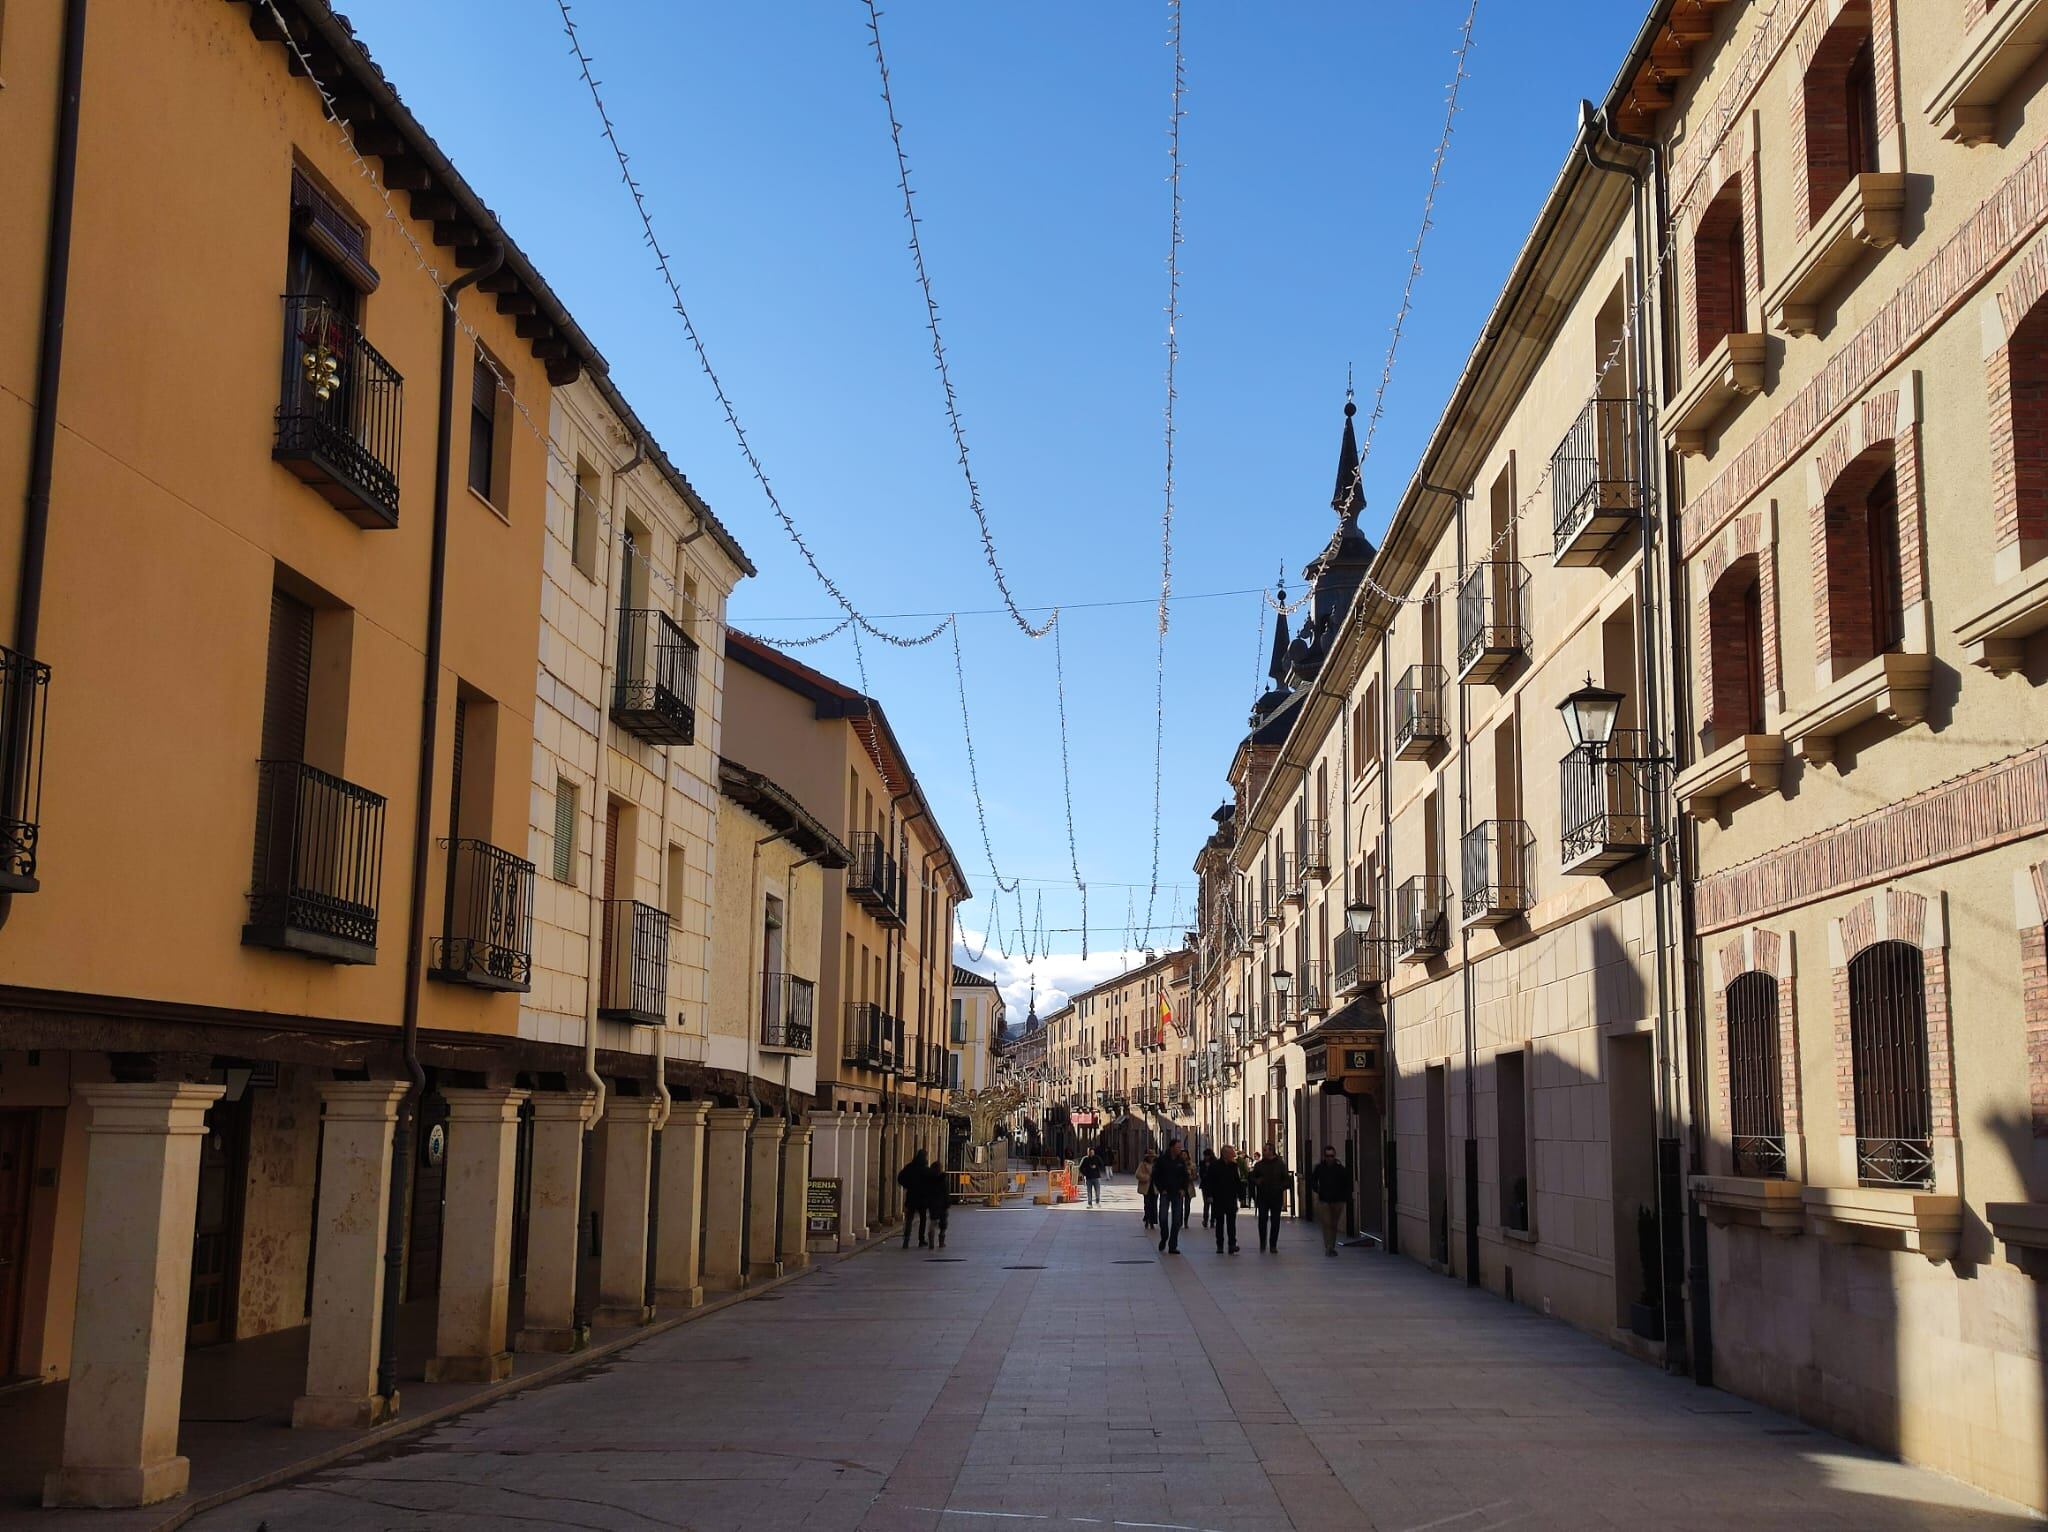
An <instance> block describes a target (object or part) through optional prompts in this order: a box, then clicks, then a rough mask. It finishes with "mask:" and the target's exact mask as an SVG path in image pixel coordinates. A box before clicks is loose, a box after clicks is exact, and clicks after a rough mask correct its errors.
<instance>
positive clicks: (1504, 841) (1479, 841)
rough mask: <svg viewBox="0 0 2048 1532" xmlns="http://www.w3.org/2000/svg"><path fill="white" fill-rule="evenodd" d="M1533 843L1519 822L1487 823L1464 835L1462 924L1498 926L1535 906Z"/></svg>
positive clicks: (1480, 824)
mask: <svg viewBox="0 0 2048 1532" xmlns="http://www.w3.org/2000/svg"><path fill="white" fill-rule="evenodd" d="M1533 849H1534V841H1533V838H1532V837H1531V836H1530V834H1529V827H1528V825H1526V824H1524V823H1523V822H1522V821H1521V820H1519V819H1487V820H1482V821H1481V822H1480V823H1478V824H1476V825H1474V826H1473V827H1472V828H1471V829H1469V830H1467V831H1466V832H1465V839H1464V843H1463V853H1464V855H1463V865H1462V868H1461V871H1462V874H1463V883H1464V889H1465V924H1466V925H1468V926H1497V925H1503V924H1505V923H1506V922H1508V921H1510V920H1513V919H1515V918H1517V917H1518V916H1520V915H1522V914H1524V913H1525V912H1527V910H1528V909H1529V907H1530V906H1531V905H1532V904H1534V903H1535V902H1536V897H1535V894H1534V893H1533V892H1532V891H1531V889H1530V877H1529V874H1530V872H1531V868H1530V863H1531V862H1533V861H1534V860H1535V857H1534V855H1533Z"/></svg>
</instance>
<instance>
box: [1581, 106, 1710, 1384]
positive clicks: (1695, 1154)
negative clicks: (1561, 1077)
mask: <svg viewBox="0 0 2048 1532" xmlns="http://www.w3.org/2000/svg"><path fill="white" fill-rule="evenodd" d="M1581 112H1582V115H1584V116H1585V117H1586V118H1587V120H1588V122H1589V124H1590V125H1592V126H1593V127H1595V128H1597V130H1598V132H1599V134H1600V135H1601V136H1602V137H1604V138H1606V139H1607V140H1608V141H1610V142H1612V143H1615V144H1619V145H1622V146H1623V147H1626V148H1629V149H1633V150H1636V151H1637V152H1638V153H1639V154H1641V155H1642V156H1643V163H1642V165H1641V167H1640V168H1636V169H1631V168H1630V167H1628V166H1627V165H1624V164H1619V163H1615V162H1610V161H1606V160H1602V159H1600V158H1599V157H1597V156H1596V155H1595V154H1594V153H1593V149H1592V145H1591V143H1590V141H1589V142H1588V143H1587V146H1586V160H1587V163H1588V164H1591V165H1594V166H1596V167H1597V168H1599V169H1601V170H1610V171H1619V172H1622V173H1624V174H1627V175H1628V176H1629V177H1630V178H1631V179H1632V180H1633V181H1634V182H1635V185H1636V197H1635V220H1634V221H1635V231H1636V261H1637V270H1638V271H1645V270H1648V269H1650V268H1651V267H1652V266H1653V265H1654V266H1655V267H1656V269H1657V270H1658V271H1659V272H1660V273H1661V272H1663V266H1662V262H1663V259H1664V241H1665V239H1666V238H1667V234H1666V230H1667V227H1668V223H1667V220H1668V216H1669V214H1668V209H1667V207H1666V201H1665V199H1666V196H1667V186H1666V181H1665V174H1664V159H1663V152H1662V150H1661V149H1660V147H1659V146H1658V144H1657V143H1656V141H1655V140H1654V139H1647V138H1636V137H1633V136H1631V135H1628V134H1624V133H1621V132H1618V131H1616V130H1615V128H1614V127H1613V126H1612V124H1611V123H1610V122H1609V121H1608V120H1607V114H1606V113H1605V112H1601V113H1597V114H1596V113H1594V112H1592V110H1591V108H1590V106H1583V107H1582V108H1581ZM1646 182H1647V186H1646V184H1645V183H1646ZM1646 190H1647V191H1648V193H1649V194H1650V196H1651V198H1652V199H1653V201H1654V207H1655V216H1654V223H1653V225H1652V227H1651V229H1650V230H1648V231H1646V230H1645V229H1644V227H1643V198H1644V192H1645V191H1646ZM1652 236H1654V239H1655V242H1656V250H1655V252H1654V253H1653V252H1652V251H1651V249H1650V240H1651V237H1652ZM1639 280H1640V279H1639ZM1659 280H1660V287H1659V290H1658V292H1657V293H1656V294H1655V295H1652V294H1650V293H1649V292H1647V291H1644V292H1643V294H1642V297H1643V303H1642V305H1641V308H1642V313H1643V314H1644V316H1645V318H1644V322H1643V323H1642V324H1639V325H1637V326H1636V336H1635V342H1636V361H1637V376H1638V378H1639V379H1640V380H1641V384H1642V387H1641V391H1640V394H1639V405H1638V419H1639V420H1640V421H1641V422H1642V424H1641V425H1640V427H1639V430H1640V432H1641V435H1640V438H1639V440H1640V441H1641V443H1642V447H1641V449H1640V450H1639V451H1638V453H1637V458H1638V473H1639V476H1640V480H1641V489H1642V495H1643V507H1644V510H1643V517H1642V523H1643V527H1642V540H1643V559H1642V569H1641V573H1640V575H1639V577H1638V578H1639V580H1640V583H1641V587H1642V590H1643V592H1644V597H1643V599H1644V602H1645V618H1646V620H1645V622H1644V630H1645V635H1646V641H1645V648H1646V650H1647V648H1648V643H1649V642H1650V641H1653V640H1654V639H1655V638H1656V637H1658V636H1660V635H1661V636H1663V637H1664V638H1665V639H1666V642H1667V646H1668V652H1667V654H1666V657H1665V665H1664V666H1662V667H1659V669H1658V670H1657V671H1653V669H1652V665H1651V660H1650V657H1649V655H1648V654H1647V653H1646V654H1645V656H1644V665H1643V668H1644V675H1645V690H1646V692H1647V693H1648V695H1649V697H1650V698H1651V699H1652V701H1653V702H1654V700H1655V699H1656V698H1657V697H1658V695H1659V690H1658V688H1657V687H1655V686H1653V685H1650V684H1649V682H1650V680H1651V679H1652V678H1653V677H1654V678H1655V679H1658V680H1664V681H1665V682H1666V683H1667V686H1668V692H1667V693H1665V694H1666V695H1668V696H1669V699H1670V703H1671V719H1670V725H1669V728H1670V735H1671V756H1672V762H1673V766H1672V769H1673V771H1674V772H1676V771H1678V770H1680V769H1682V768H1683V767H1684V766H1685V765H1687V764H1688V763H1687V760H1686V757H1687V755H1688V753H1689V752H1688V751H1687V748H1686V740H1687V738H1688V734H1689V727H1690V725H1689V720H1688V719H1687V718H1686V716H1685V708H1686V695H1685V689H1684V687H1683V686H1681V685H1680V684H1679V677H1680V676H1682V675H1683V674H1685V624H1684V622H1683V621H1681V620H1680V615H1679V614H1681V613H1683V612H1684V610H1685V604H1684V584H1683V581H1684V570H1683V568H1682V566H1681V564H1680V560H1679V550H1678V548H1677V547H1675V546H1674V544H1673V540H1672V538H1671V537H1669V536H1668V535H1666V533H1667V531H1668V528H1667V524H1666V520H1665V516H1664V512H1663V508H1664V505H1665V497H1664V496H1663V495H1662V494H1661V493H1660V492H1659V491H1660V489H1661V487H1662V483H1665V482H1668V481H1669V478H1670V473H1669V459H1668V457H1666V456H1664V455H1663V454H1661V453H1660V454H1659V455H1658V456H1657V458H1655V459H1654V460H1653V459H1652V457H1651V454H1650V450H1649V448H1650V444H1651V443H1652V442H1653V441H1655V440H1656V437H1655V435H1654V431H1655V412H1654V410H1653V407H1652V397H1653V396H1652V394H1651V384H1650V361H1651V357H1650V344H1649V335H1648V327H1649V320H1650V318H1651V317H1653V316H1654V315H1657V314H1661V313H1662V312H1664V311H1665V305H1664V301H1663V300H1664V299H1665V298H1666V296H1667V294H1668V292H1669V282H1670V277H1669V275H1668V273H1667V274H1664V275H1662V276H1660V279H1659ZM1653 296H1654V298H1655V300H1656V301H1654V302H1653V301H1651V300H1652V298H1653ZM1658 342H1659V347H1658V357H1657V361H1658V373H1657V381H1658V392H1659V393H1660V394H1661V393H1662V391H1663V390H1664V389H1665V388H1666V387H1668V384H1669V380H1670V378H1671V375H1672V373H1671V336H1670V332H1669V331H1668V330H1667V329H1665V328H1664V327H1663V326H1662V325H1659V326H1658ZM1660 468H1661V469H1662V470H1663V472H1662V474H1661V475H1660V472H1659V470H1660ZM1660 480H1661V482H1660ZM1659 559H1661V561H1662V564H1663V569H1662V571H1661V572H1662V573H1663V575H1664V579H1665V599H1666V601H1667V603H1668V604H1667V605H1666V607H1665V612H1666V614H1667V616H1666V622H1665V625H1664V626H1663V627H1661V628H1658V627H1656V626H1654V625H1652V624H1651V623H1650V622H1648V620H1647V615H1648V604H1649V602H1650V601H1652V600H1653V599H1654V598H1655V597H1656V594H1657V587H1656V583H1655V577H1654V575H1655V571H1653V567H1652V566H1653V565H1654V564H1655V563H1656V562H1657V561H1658V560H1659ZM1652 738H1653V739H1654V738H1656V736H1655V735H1654V734H1653V735H1652ZM1666 810H1667V805H1666V804H1665V801H1664V794H1663V793H1662V792H1661V791H1659V792H1657V793H1655V794H1653V795H1652V809H1651V812H1652V814H1653V816H1655V819H1654V821H1653V824H1654V827H1655V828H1656V829H1657V830H1659V831H1661V830H1662V828H1663V824H1662V821H1663V816H1664V815H1665V813H1666ZM1672 845H1673V848H1674V851H1675V854H1676V855H1675V861H1676V865H1675V866H1671V865H1667V864H1665V863H1664V862H1663V861H1661V860H1660V861H1659V862H1658V864H1657V867H1656V874H1657V877H1658V879H1659V883H1660V890H1659V892H1660V897H1659V900H1658V904H1657V920H1658V964H1657V982H1658V991H1659V1015H1660V1018H1661V1017H1662V1016H1663V1015H1664V1013H1665V1011H1666V1009H1667V1008H1668V1001H1666V999H1665V985H1666V982H1667V981H1666V972H1667V967H1668V963H1669V958H1668V957H1667V955H1666V954H1667V952H1668V948H1667V947H1666V946H1665V943H1666V941H1667V940H1668V939H1669V937H1668V933H1669V920H1670V916H1669V912H1668V906H1669V905H1670V904H1672V903H1675V904H1676V905H1677V911H1678V914H1677V924H1678V951H1677V960H1678V991H1679V1015H1678V1018H1677V1020H1676V1023H1675V1024H1676V1025H1677V1026H1678V1027H1679V1028H1681V1029H1682V1032H1683V1037H1682V1039H1681V1040H1680V1041H1682V1049H1681V1047H1680V1045H1679V1042H1673V1041H1669V1040H1667V1042H1666V1048H1667V1059H1668V1063H1667V1067H1666V1078H1665V1079H1664V1080H1660V1085H1663V1086H1664V1087H1665V1091H1666V1102H1665V1105H1666V1112H1667V1116H1666V1135H1665V1138H1664V1141H1663V1143H1662V1144H1660V1146H1659V1166H1658V1168H1659V1176H1658V1188H1659V1193H1660V1196H1662V1197H1663V1198H1664V1201H1665V1206H1666V1207H1669V1208H1672V1209H1674V1210H1675V1209H1676V1208H1677V1207H1679V1206H1680V1205H1681V1203H1682V1205H1683V1206H1684V1208H1685V1233H1684V1239H1683V1243H1682V1244H1681V1242H1680V1240H1679V1238H1678V1235H1677V1230H1676V1227H1675V1219H1674V1220H1672V1221H1671V1222H1669V1223H1667V1225H1666V1232H1665V1237H1664V1308H1665V1339H1666V1346H1667V1348H1668V1347H1669V1345H1670V1341H1671V1335H1672V1330H1673V1320H1674V1318H1675V1317H1676V1316H1679V1315H1682V1314H1684V1313H1685V1312H1686V1310H1685V1307H1684V1305H1685V1304H1686V1302H1687V1300H1688V1298H1689V1301H1690V1314H1691V1320H1692V1323H1691V1336H1690V1339H1691V1345H1690V1346H1689V1347H1687V1348H1685V1350H1684V1351H1683V1352H1681V1353H1680V1354H1679V1355H1677V1356H1669V1355H1667V1365H1670V1366H1672V1367H1673V1369H1674V1370H1676V1369H1677V1368H1679V1367H1683V1366H1685V1365H1686V1364H1687V1362H1688V1360H1689V1362H1690V1366H1691V1371H1692V1375H1693V1380H1694V1381H1695V1382H1696V1383H1698V1384H1700V1385H1701V1386H1702V1387H1710V1386H1712V1384H1713V1380H1714V1354H1713V1307H1712V1289H1711V1282H1710V1277H1709V1272H1708V1267H1707V1258H1708V1252H1707V1225H1706V1217H1705V1215H1704V1214H1703V1213H1702V1212H1701V1210H1700V1205H1699V1199H1698V1198H1697V1197H1694V1196H1692V1195H1691V1194H1690V1193H1689V1192H1688V1190H1687V1186H1686V1181H1685V1180H1683V1179H1681V1177H1680V1175H1679V1170H1678V1155H1679V1150H1680V1145H1681V1140H1680V1137H1679V1123H1678V1121H1677V1117H1678V1113H1679V1110H1680V1107H1679V1090H1678V1086H1677V1082H1676V1081H1675V1080H1671V1079H1669V1076H1671V1075H1674V1074H1676V1072H1677V1070H1678V1068H1679V1059H1680V1056H1681V1052H1682V1056H1683V1058H1684V1063H1685V1072H1686V1080H1685V1092H1684V1098H1685V1099H1684V1113H1685V1118H1686V1122H1685V1124H1684V1126H1685V1138H1684V1147H1685V1150H1686V1154H1687V1158H1688V1161H1689V1170H1690V1173H1691V1174H1692V1175H1703V1174H1705V1172H1706V1169H1707V1165H1706V1145H1705V1141H1704V1134H1705V1131H1706V1130H1705V1123H1706V1115H1707V1106H1706V1099H1705V1094H1706V1078H1707V1071H1706V1038H1705V1036H1704V1035H1703V1033H1702V1031H1701V1029H1700V1028H1699V1027H1698V1026H1696V1025H1692V1024H1691V1022H1692V1021H1693V1020H1694V1019H1696V1018H1698V1017H1700V1016H1702V1015H1704V1014H1705V1007H1704V1005H1703V1003H1702V996H1701V988H1700V975H1699V962H1698V943H1697V937H1696V931H1695V912H1694V908H1693V887H1694V872H1693V870H1694V867H1695V865H1696V858H1697V853H1698V844H1697V840H1696V831H1695V830H1694V829H1693V828H1692V827H1691V826H1689V825H1686V824H1685V823H1683V821H1682V820H1681V821H1680V822H1679V824H1678V826H1677V829H1676V833H1675V834H1673V835H1672ZM1667 1025H1668V1024H1667ZM1685 1256H1689V1260H1688V1261H1687V1270H1686V1275H1685V1278H1684V1281H1683V1284H1681V1280H1680V1278H1679V1276H1678V1273H1677V1267H1678V1265H1679V1258H1681V1257H1685ZM1688 1289H1689V1290H1690V1291H1689V1293H1688V1291H1687V1290H1688Z"/></svg>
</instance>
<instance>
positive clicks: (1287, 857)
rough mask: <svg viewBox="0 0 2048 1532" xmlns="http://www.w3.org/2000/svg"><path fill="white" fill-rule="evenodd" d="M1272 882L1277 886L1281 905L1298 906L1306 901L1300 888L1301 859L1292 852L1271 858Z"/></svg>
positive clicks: (1285, 852) (1284, 852)
mask: <svg viewBox="0 0 2048 1532" xmlns="http://www.w3.org/2000/svg"><path fill="white" fill-rule="evenodd" d="M1273 881H1274V883H1276V884H1278V885H1279V888H1278V892H1279V895H1280V902H1281V903H1282V904H1292V905H1300V904H1301V903H1302V902H1303V901H1304V900H1305V899H1306V897H1307V896H1306V895H1305V894H1304V893H1303V891H1302V886H1301V858H1300V857H1299V856H1297V855H1295V854H1294V853H1293V852H1292V851H1283V852H1281V853H1280V854H1279V855H1278V856H1276V857H1274V858H1273Z"/></svg>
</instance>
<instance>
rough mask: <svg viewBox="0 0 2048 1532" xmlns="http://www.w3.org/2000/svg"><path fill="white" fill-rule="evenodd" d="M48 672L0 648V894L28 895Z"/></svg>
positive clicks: (38, 820)
mask: <svg viewBox="0 0 2048 1532" xmlns="http://www.w3.org/2000/svg"><path fill="white" fill-rule="evenodd" d="M49 702H50V667H49V666H47V665H45V664H42V663H41V662H40V661H37V660H32V659H30V658H29V657H28V656H27V655H25V654H16V653H15V652H14V651H13V650H12V649H7V648H0V892H4V893H10V894H32V893H34V892H35V890H36V887H37V883H36V849H37V846H36V843H37V839H38V837H39V836H40V834H41V831H42V814H43V734H44V730H45V727H46V725H47V722H48V712H49Z"/></svg>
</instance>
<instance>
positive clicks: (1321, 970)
mask: <svg viewBox="0 0 2048 1532" xmlns="http://www.w3.org/2000/svg"><path fill="white" fill-rule="evenodd" d="M1294 966H1295V968H1296V970H1297V972H1296V973H1295V975H1294V1011H1295V1017H1296V1019H1297V1020H1300V1021H1307V1020H1308V1018H1309V1017H1311V1016H1327V1015H1329V1013H1330V978H1329V969H1328V968H1327V967H1326V966H1325V964H1324V963H1323V960H1322V959H1321V958H1310V959H1309V960H1308V961H1307V962H1305V963H1296V964H1295V965H1294Z"/></svg>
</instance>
